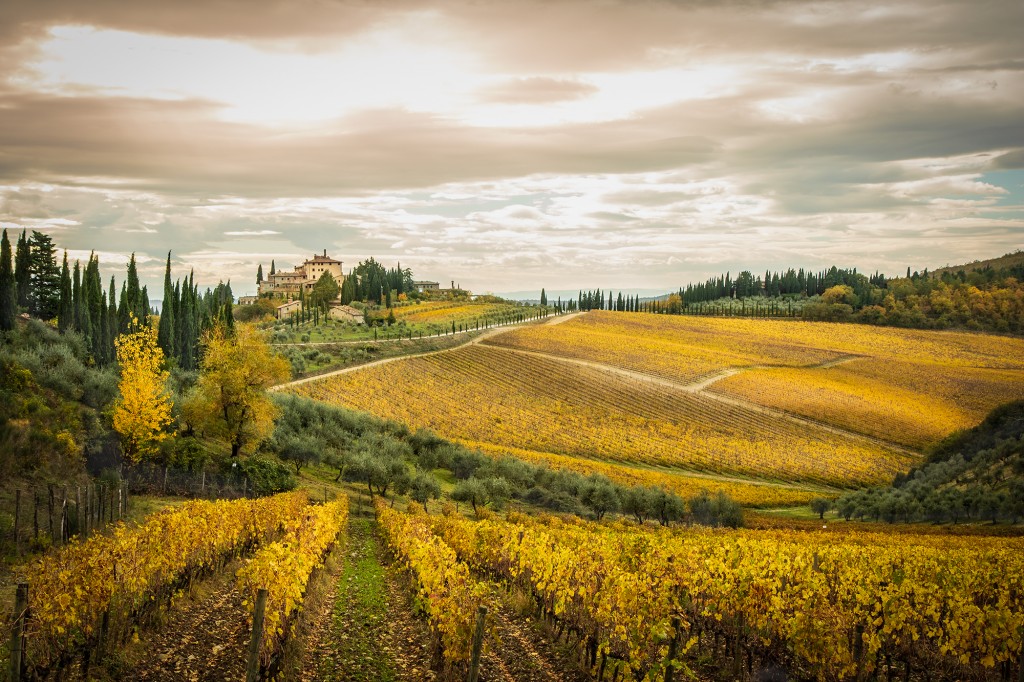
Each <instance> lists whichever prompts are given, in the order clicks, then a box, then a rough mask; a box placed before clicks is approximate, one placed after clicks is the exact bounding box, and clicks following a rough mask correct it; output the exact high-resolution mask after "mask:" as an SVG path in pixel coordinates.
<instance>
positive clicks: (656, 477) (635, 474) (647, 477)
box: [462, 441, 829, 508]
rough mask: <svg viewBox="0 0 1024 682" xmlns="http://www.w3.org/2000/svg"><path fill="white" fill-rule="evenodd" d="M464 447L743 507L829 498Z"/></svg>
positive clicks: (772, 486)
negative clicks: (715, 497)
mask: <svg viewBox="0 0 1024 682" xmlns="http://www.w3.org/2000/svg"><path fill="white" fill-rule="evenodd" d="M462 444H463V445H465V446H466V447H469V448H472V449H474V450H479V451H480V452H483V453H485V454H488V455H492V456H495V457H500V456H503V455H508V456H511V457H515V458H516V459H521V460H523V461H526V462H533V463H534V464H545V465H547V466H549V467H550V468H552V469H565V470H568V471H575V472H577V473H580V474H583V475H584V476H586V475H589V474H601V475H602V476H607V477H608V478H610V479H611V480H613V481H615V482H616V483H619V484H621V485H627V486H634V485H644V486H657V487H661V488H665V489H666V490H670V491H672V492H674V493H676V494H677V495H680V496H682V497H692V496H694V495H697V494H698V493H700V492H701V491H702V490H703V491H706V492H708V493H709V494H711V495H715V494H717V493H719V492H723V493H725V494H726V495H728V496H729V497H731V498H732V499H734V500H736V501H737V502H739V503H740V504H741V505H743V506H744V507H764V508H767V507H793V506H797V505H802V504H808V503H809V502H810V501H811V500H812V499H814V498H815V497H823V496H824V497H828V496H829V494H828V493H827V492H825V493H823V492H821V491H815V490H807V489H803V488H800V487H796V486H788V485H775V484H770V483H762V482H756V483H747V482H743V481H731V480H723V479H718V478H703V477H698V476H692V475H690V476H688V475H686V474H679V473H674V472H671V471H665V470H658V469H643V468H639V467H635V466H627V465H625V464H613V463H611V462H603V461H599V460H593V459H581V458H580V457H567V456H565V455H556V454H553V453H550V452H537V451H535V450H523V449H522V448H513V447H506V446H501V445H493V444H491V443H481V442H479V441H464V442H463V443H462Z"/></svg>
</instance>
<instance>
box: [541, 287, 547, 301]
mask: <svg viewBox="0 0 1024 682" xmlns="http://www.w3.org/2000/svg"><path fill="white" fill-rule="evenodd" d="M540 304H541V305H547V304H548V295H547V293H546V292H545V291H544V287H541V288H540Z"/></svg>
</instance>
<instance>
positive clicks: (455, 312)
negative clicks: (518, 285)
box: [394, 301, 522, 325]
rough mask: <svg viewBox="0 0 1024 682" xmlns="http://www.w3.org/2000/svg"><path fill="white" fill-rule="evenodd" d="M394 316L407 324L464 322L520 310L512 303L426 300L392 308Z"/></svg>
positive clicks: (488, 318) (495, 318)
mask: <svg viewBox="0 0 1024 682" xmlns="http://www.w3.org/2000/svg"><path fill="white" fill-rule="evenodd" d="M394 311H395V317H396V318H397V319H399V320H405V321H406V322H407V323H409V324H414V323H424V324H426V323H431V324H439V325H451V323H452V322H454V323H455V324H456V325H459V324H466V323H469V322H474V321H477V320H492V321H494V320H498V319H499V318H502V317H507V316H510V315H514V314H516V313H518V312H522V309H521V308H520V307H519V306H518V305H516V304H513V303H465V302H459V301H427V302H424V303H410V304H407V305H403V306H399V307H396V308H395V309H394Z"/></svg>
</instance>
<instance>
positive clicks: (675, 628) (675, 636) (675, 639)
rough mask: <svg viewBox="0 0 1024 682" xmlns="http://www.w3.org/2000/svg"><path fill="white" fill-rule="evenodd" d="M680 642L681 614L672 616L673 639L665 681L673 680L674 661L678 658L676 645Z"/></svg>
mask: <svg viewBox="0 0 1024 682" xmlns="http://www.w3.org/2000/svg"><path fill="white" fill-rule="evenodd" d="M678 642H679V616H672V640H671V641H670V642H669V643H668V660H667V661H666V662H665V682H672V670H673V666H672V661H674V660H675V659H676V645H677V644H678Z"/></svg>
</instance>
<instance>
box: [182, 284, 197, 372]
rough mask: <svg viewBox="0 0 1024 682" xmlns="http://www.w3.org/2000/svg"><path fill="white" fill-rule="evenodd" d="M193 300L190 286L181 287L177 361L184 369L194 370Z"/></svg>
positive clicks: (194, 333)
mask: <svg viewBox="0 0 1024 682" xmlns="http://www.w3.org/2000/svg"><path fill="white" fill-rule="evenodd" d="M194 305H195V300H194V298H193V295H192V288H191V287H190V286H187V285H186V286H183V287H182V290H181V308H180V312H181V315H180V317H181V327H180V329H181V347H180V349H179V351H178V360H179V362H180V363H181V366H182V367H183V368H184V369H188V370H191V369H195V345H194V344H195V337H196V324H195V310H194Z"/></svg>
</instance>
